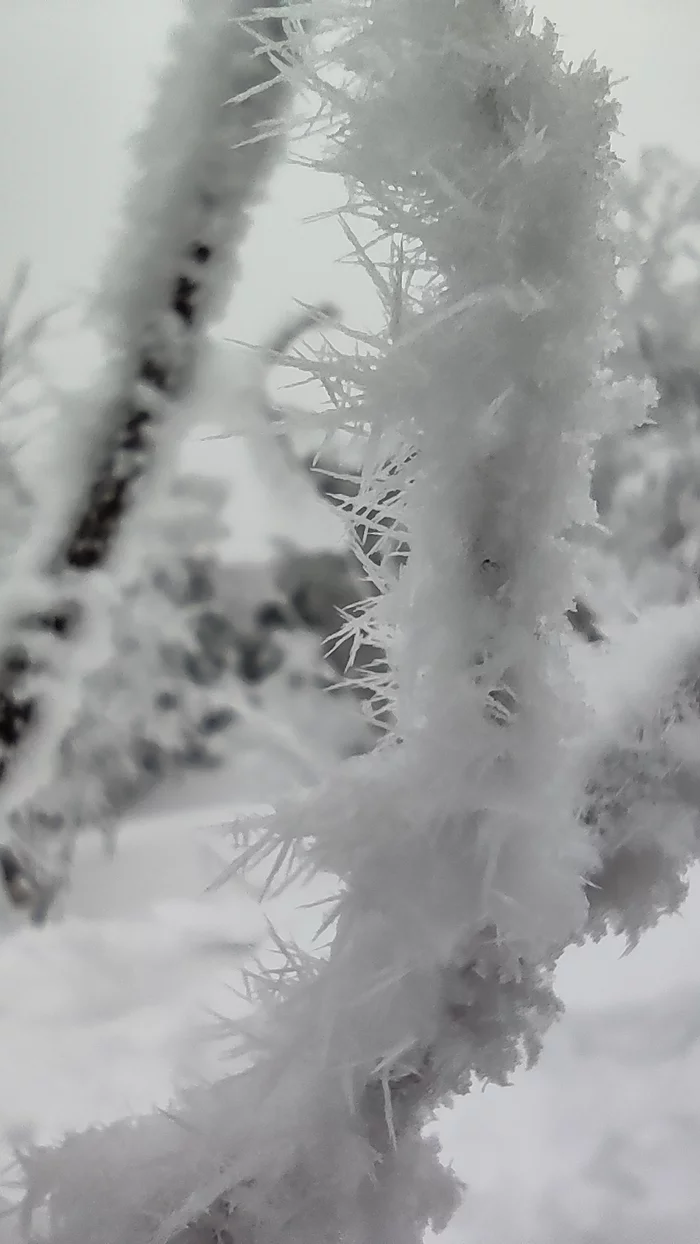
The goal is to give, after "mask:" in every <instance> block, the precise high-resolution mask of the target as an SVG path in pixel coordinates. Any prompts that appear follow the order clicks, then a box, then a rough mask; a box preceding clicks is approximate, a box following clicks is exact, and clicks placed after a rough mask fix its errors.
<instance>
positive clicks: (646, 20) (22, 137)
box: [0, 0, 700, 335]
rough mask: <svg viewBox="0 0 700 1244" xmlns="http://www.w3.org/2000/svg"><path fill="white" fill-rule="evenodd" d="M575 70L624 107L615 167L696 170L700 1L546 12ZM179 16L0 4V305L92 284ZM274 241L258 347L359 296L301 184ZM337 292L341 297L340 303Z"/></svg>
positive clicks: (565, 6)
mask: <svg viewBox="0 0 700 1244" xmlns="http://www.w3.org/2000/svg"><path fill="white" fill-rule="evenodd" d="M536 8H537V12H538V13H539V14H544V15H548V16H550V17H551V18H552V20H553V21H554V23H555V25H557V27H558V28H559V29H560V31H561V34H562V39H563V42H564V47H565V51H566V52H567V54H569V55H570V56H571V58H572V59H575V60H580V59H581V58H582V57H583V56H586V55H588V54H589V53H590V52H592V51H594V50H595V51H596V52H597V53H598V55H599V59H600V60H601V61H603V62H604V63H606V64H608V65H609V66H610V67H611V68H612V70H613V71H614V74H615V76H623V75H627V76H628V78H629V81H628V82H627V83H625V84H624V85H622V86H620V87H619V88H618V90H619V95H620V97H621V99H622V102H623V106H624V113H623V122H622V128H623V131H624V133H623V136H622V138H621V140H620V144H619V147H620V151H621V153H622V154H624V155H625V156H629V155H634V153H635V152H636V151H637V150H638V148H639V147H640V146H641V145H643V144H645V143H666V144H669V145H672V146H673V147H675V149H676V150H677V151H678V152H679V153H680V154H681V155H683V156H684V157H686V158H688V159H690V160H697V161H698V163H699V164H700V141H699V140H698V139H697V118H698V116H700V74H698V71H697V64H698V48H700V0H663V3H662V0H538V3H537V5H536ZM177 10H178V0H117V2H116V3H115V0H0V171H1V174H2V194H1V195H0V289H2V288H4V287H6V284H7V280H8V277H9V274H10V273H11V271H12V269H13V268H14V266H15V265H16V263H17V261H18V260H20V259H22V258H25V257H26V258H28V259H29V260H31V262H32V265H33V278H32V296H33V300H34V301H35V302H36V304H38V305H45V304H46V303H47V302H52V301H54V300H57V299H64V298H69V299H75V298H79V297H80V295H81V294H82V292H83V291H84V290H85V289H86V288H87V287H88V286H89V284H90V283H91V282H92V281H94V279H95V275H96V273H97V271H98V267H99V262H100V259H101V257H102V255H103V253H104V251H105V248H106V246H107V243H108V240H109V236H110V230H111V229H112V228H113V227H114V222H115V219H116V214H117V212H118V210H119V204H120V199H121V193H122V190H123V188H124V184H125V179H126V178H127V176H128V170H129V163H128V156H127V154H126V148H125V144H126V139H127V138H128V135H129V133H130V132H131V131H132V130H133V128H134V126H135V125H136V124H137V123H138V120H139V118H140V116H141V115H142V113H143V107H144V103H145V100H146V98H147V90H148V84H149V81H152V78H153V71H154V67H155V66H156V65H157V62H158V58H159V56H160V55H161V54H162V51H163V40H164V35H165V31H166V29H167V26H168V23H169V22H170V20H171V19H172V17H173V16H174V15H175V14H176V13H177ZM278 181H279V183H280V185H279V191H278V194H277V197H276V200H275V202H274V204H273V205H272V206H271V208H270V209H268V210H267V211H266V213H265V220H266V224H267V229H266V230H265V231H264V232H263V231H262V229H261V230H259V231H258V234H257V236H256V239H254V244H253V245H252V246H251V248H250V254H249V264H248V268H249V272H250V273H251V276H252V274H253V273H254V274H255V298H254V299H253V303H254V305H253V304H252V303H251V302H250V300H249V302H248V308H249V313H248V321H249V322H248V327H249V331H250V333H251V335H252V334H253V333H255V332H257V331H258V330H259V329H260V330H262V329H263V328H264V327H265V325H266V324H267V323H268V322H269V321H270V319H274V318H275V317H276V316H277V315H279V313H280V306H281V304H286V305H289V304H290V302H291V299H292V298H294V297H300V298H303V299H309V300H311V299H313V298H315V297H327V296H329V295H333V296H336V297H338V296H340V297H341V299H345V300H346V302H347V301H348V300H349V301H350V303H354V302H355V300H356V299H357V298H360V297H361V296H362V294H361V284H360V283H359V282H358V279H357V278H354V277H350V276H349V275H348V274H347V270H345V272H344V273H343V275H342V276H340V275H339V274H338V273H337V271H336V272H333V271H332V261H333V258H334V255H335V253H336V251H337V235H336V234H335V233H334V231H333V230H332V229H330V228H329V227H325V228H320V229H319V227H318V226H306V227H301V226H300V225H299V223H298V221H299V218H300V217H301V216H303V214H304V213H305V212H308V211H313V210H314V206H315V204H314V201H313V196H314V190H313V188H311V191H310V187H309V183H308V181H307V180H306V179H305V175H304V174H300V173H299V172H296V173H292V174H288V175H286V176H284V177H282V178H281V179H278ZM339 280H340V282H341V285H342V289H341V290H340V291H339Z"/></svg>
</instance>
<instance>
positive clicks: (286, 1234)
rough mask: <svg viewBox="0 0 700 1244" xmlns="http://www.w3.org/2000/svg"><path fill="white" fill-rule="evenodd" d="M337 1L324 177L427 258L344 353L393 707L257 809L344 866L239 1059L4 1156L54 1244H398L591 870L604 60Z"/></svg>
mask: <svg viewBox="0 0 700 1244" xmlns="http://www.w3.org/2000/svg"><path fill="white" fill-rule="evenodd" d="M341 11H342V21H341V20H340V19H338V20H339V29H338V28H336V29H335V30H334V35H335V36H336V37H335V38H334V39H333V40H332V43H333V50H332V58H333V59H332V72H331V73H329V75H328V76H327V77H326V76H324V72H323V69H322V68H321V69H319V70H318V71H317V73H318V76H317V77H316V78H314V77H313V75H314V72H316V71H315V70H314V67H313V65H310V66H309V72H310V75H311V77H312V82H313V84H314V85H315V86H316V87H317V89H318V90H319V91H320V93H321V94H322V95H323V96H324V98H325V100H326V101H327V102H328V104H329V106H330V107H331V109H332V113H333V118H334V123H335V124H334V140H333V143H332V145H331V154H330V156H326V157H325V166H326V167H329V168H330V169H332V170H333V171H339V172H341V173H342V174H343V175H344V176H345V177H346V178H347V180H348V183H349V185H350V187H351V203H350V209H351V210H355V211H356V212H357V213H358V215H361V216H362V217H363V219H365V220H366V219H367V217H368V216H370V217H371V218H373V219H374V221H375V223H376V226H377V230H378V232H379V233H380V234H382V235H384V236H387V235H390V234H392V233H396V232H399V233H402V234H405V235H406V236H407V237H408V238H409V239H410V240H411V241H412V242H418V243H419V245H420V247H421V248H422V251H423V253H424V256H425V265H426V269H430V270H431V271H432V273H433V274H434V280H433V281H432V283H431V288H430V297H429V298H428V297H426V301H425V305H424V307H423V309H422V311H418V312H417V313H416V315H415V317H413V319H412V321H411V322H410V324H409V325H404V326H403V327H402V331H401V332H399V333H397V334H396V337H395V340H394V341H393V342H392V343H391V344H390V345H389V346H388V348H387V349H385V350H382V351H381V352H378V353H377V354H376V355H375V356H373V357H371V358H369V359H368V358H365V359H364V361H363V360H362V359H360V361H359V362H353V370H352V379H353V383H354V385H355V387H356V391H357V392H358V393H359V397H358V398H357V403H356V411H357V419H358V422H370V423H371V427H372V438H371V441H370V454H369V455H368V459H367V463H366V467H365V471H364V475H363V480H362V483H361V486H360V489H359V493H358V497H357V505H358V507H367V505H371V506H373V507H374V508H375V509H376V510H377V512H378V513H379V514H381V513H382V507H385V506H386V505H387V501H386V496H387V470H388V468H387V464H390V479H391V489H392V499H391V503H390V504H391V507H392V508H391V513H392V517H394V516H395V515H396V514H397V513H399V514H400V518H401V526H402V530H404V531H405V532H406V538H407V543H408V546H409V549H410V552H409V555H408V558H407V560H406V564H405V566H404V568H403V570H402V573H401V576H400V578H399V579H398V581H397V580H396V577H395V575H394V574H393V573H392V574H389V572H388V571H387V573H386V578H384V579H383V578H382V571H381V568H376V567H375V582H376V583H377V586H378V588H379V589H380V591H379V595H378V596H377V597H376V598H375V600H374V602H373V604H372V606H371V608H369V609H368V610H367V612H366V615H365V616H364V617H363V618H362V620H361V623H360V627H361V628H362V630H361V633H358V638H361V637H362V635H364V634H365V631H364V628H365V627H366V626H367V627H369V633H370V634H375V635H376V636H381V639H382V642H385V641H386V646H387V651H388V656H389V659H390V662H391V668H390V671H389V674H388V675H387V676H386V677H385V679H384V685H383V691H384V693H385V695H386V696H387V697H388V698H389V700H390V702H391V703H392V706H393V709H394V716H395V721H396V729H395V732H394V733H393V735H392V736H391V737H390V738H389V740H388V741H387V743H386V744H385V745H384V746H383V747H381V748H379V749H377V751H375V752H374V753H373V754H372V755H371V756H369V757H364V758H361V759H356V760H354V761H353V762H351V763H348V764H347V766H346V767H345V769H341V770H340V771H338V772H337V773H335V774H334V775H333V777H332V780H330V781H329V782H328V783H327V784H326V785H325V786H324V787H323V788H322V789H321V790H320V791H318V792H316V793H313V794H312V795H309V796H307V797H306V798H304V799H303V800H297V801H290V802H289V803H288V804H286V805H284V806H281V807H280V808H279V809H278V811H277V813H276V815H275V816H274V817H273V818H272V819H271V820H270V821H269V822H268V823H267V824H262V825H258V826H256V827H253V829H252V830H251V845H250V849H249V852H248V855H247V859H248V862H252V861H260V860H262V859H268V860H269V861H270V865H271V868H272V870H273V872H274V871H277V872H279V871H280V870H282V871H283V870H284V868H285V867H286V866H287V865H289V864H290V862H291V863H292V864H296V865H297V866H298V868H300V869H301V870H302V873H304V872H307V873H313V872H315V871H322V872H326V873H331V874H334V875H335V876H337V877H338V878H339V882H340V892H339V896H338V900H337V904H336V906H335V909H334V911H333V912H332V915H331V918H330V920H329V922H328V923H327V925H326V927H327V928H328V929H331V928H332V929H333V931H334V936H333V941H332V945H331V947H330V950H329V952H328V953H327V955H323V954H321V955H319V957H318V958H317V959H309V958H308V957H305V956H302V955H299V954H297V953H295V952H294V951H293V949H292V948H290V949H289V952H288V964H287V971H286V972H285V973H283V974H282V976H281V978H280V976H279V975H277V974H268V975H265V973H263V974H262V976H261V978H260V981H259V988H258V991H257V996H256V1009H255V1011H254V1013H253V1016H252V1017H251V1020H250V1023H249V1024H248V1025H247V1026H246V1027H245V1029H243V1030H242V1031H241V1033H240V1034H239V1035H240V1040H241V1052H242V1053H243V1054H244V1056H245V1060H246V1064H247V1065H246V1066H245V1067H244V1069H243V1070H242V1071H240V1072H239V1073H238V1074H236V1075H232V1076H231V1077H230V1078H229V1079H227V1080H225V1081H223V1082H222V1083H219V1084H217V1085H216V1087H215V1088H214V1089H212V1090H207V1089H201V1090H198V1091H197V1092H195V1093H193V1094H191V1096H190V1097H189V1098H188V1099H187V1100H186V1101H185V1102H184V1104H183V1106H182V1108H181V1110H180V1112H179V1115H178V1117H177V1118H176V1119H175V1120H174V1121H173V1120H169V1119H167V1118H164V1117H161V1118H156V1119H153V1120H148V1121H144V1122H143V1123H140V1124H135V1123H129V1124H126V1123H125V1124H123V1125H120V1126H119V1127H116V1128H112V1129H108V1130H107V1131H106V1132H104V1133H102V1134H97V1135H89V1136H88V1137H85V1138H72V1139H71V1140H69V1141H68V1142H66V1144H65V1146H64V1147H63V1149H62V1150H60V1151H59V1152H58V1153H45V1154H35V1155H34V1156H33V1158H29V1159H28V1160H27V1169H28V1171H29V1179H30V1201H31V1198H32V1197H34V1198H35V1200H36V1201H37V1202H40V1201H42V1200H43V1199H44V1198H46V1199H47V1202H48V1208H49V1238H50V1239H51V1241H52V1244H67V1242H68V1241H70V1244H121V1242H122V1241H124V1242H126V1241H127V1240H128V1241H129V1244H145V1242H146V1241H150V1240H152V1239H154V1238H155V1239H158V1240H160V1241H171V1240H175V1239H178V1240H187V1241H191V1242H192V1244H195V1241H197V1244H204V1242H205V1241H207V1242H208V1241H213V1240H220V1241H222V1240H223V1241H240V1240H242V1239H245V1240H248V1241H251V1242H254V1244H278V1242H279V1241H281V1240H283V1239H284V1240H285V1241H286V1242H289V1241H292V1242H294V1241H299V1244H301V1241H304V1242H305V1244H315V1242H317V1241H318V1242H319V1244H320V1242H321V1241H323V1242H324V1244H325V1242H326V1241H328V1242H330V1241H331V1240H339V1239H340V1240H347V1241H353V1242H354V1244H361V1242H364V1241H366V1242H367V1244H369V1241H376V1240H378V1239H381V1240H382V1241H386V1242H387V1244H388V1242H389V1241H397V1242H398V1241H399V1240H400V1241H402V1244H406V1241H411V1240H415V1241H418V1240H420V1238H421V1236H422V1233H423V1230H424V1228H425V1226H426V1224H428V1223H432V1224H433V1225H435V1226H439V1225H440V1224H442V1223H444V1222H445V1221H446V1219H447V1218H448V1217H449V1214H450V1212H451V1210H452V1208H453V1207H454V1204H455V1200H456V1197H457V1195H458V1188H457V1186H456V1183H455V1181H454V1180H453V1179H452V1178H451V1176H450V1175H449V1173H448V1172H446V1171H444V1170H442V1169H441V1168H440V1166H439V1163H438V1160H437V1154H436V1151H435V1146H434V1145H433V1144H432V1142H429V1141H428V1140H427V1139H425V1138H424V1137H423V1135H422V1128H423V1125H424V1124H425V1122H426V1121H427V1120H428V1119H429V1117H430V1116H431V1113H432V1112H433V1110H434V1109H435V1107H436V1106H437V1105H438V1104H439V1103H440V1102H443V1101H445V1100H449V1099H450V1097H451V1096H452V1095H454V1094H455V1093H464V1092H467V1091H468V1090H469V1088H470V1086H471V1085H472V1083H473V1082H474V1080H475V1079H476V1080H479V1079H480V1080H491V1081H494V1082H497V1083H502V1082H503V1081H505V1080H506V1079H507V1077H508V1076H509V1074H510V1073H511V1071H512V1070H513V1068H514V1067H515V1066H516V1065H517V1064H518V1063H519V1062H520V1061H521V1060H522V1059H523V1058H533V1057H535V1056H536V1054H537V1051H538V1049H539V1047H540V1043H541V1040H542V1035H543V1033H544V1031H545V1029H546V1027H547V1025H548V1023H549V1022H550V1021H551V1019H552V1018H553V1017H554V1016H555V1015H556V1013H557V1007H558V1004H557V1000H556V997H555V995H554V993H553V990H552V987H551V979H550V968H551V964H552V963H553V961H554V960H555V958H556V956H557V955H558V954H559V952H560V951H561V949H562V948H563V947H564V946H565V945H566V944H567V943H569V942H570V941H571V940H572V939H573V938H575V937H578V936H580V935H581V934H582V932H583V931H584V930H585V929H586V925H587V920H588V903H587V900H586V881H587V879H592V880H593V882H594V884H596V885H598V886H599V888H600V876H601V861H602V860H603V858H604V855H605V841H604V839H605V835H604V834H601V835H600V836H598V837H596V836H594V835H592V834H591V832H590V823H591V822H592V820H593V816H592V815H586V810H587V809H589V808H590V801H591V797H592V796H591V792H590V790H589V792H588V794H587V791H586V787H587V784H588V783H589V778H590V766H591V752H590V748H588V747H586V746H584V747H582V746H581V739H582V738H584V739H585V726H586V718H585V713H584V709H583V705H582V704H581V703H580V701H579V697H578V692H577V689H576V685H575V683H574V681H573V679H572V678H571V676H570V674H569V671H568V669H567V664H566V661H565V654H564V648H563V644H562V638H561V633H560V632H561V628H562V625H563V622H562V619H563V615H564V611H565V609H566V608H567V607H568V605H569V603H570V601H571V598H572V596H573V592H574V587H573V580H572V572H571V565H570V562H571V556H570V549H569V546H568V545H566V543H565V542H564V541H563V539H562V535H561V533H562V532H563V531H564V530H565V529H566V528H567V527H568V526H569V525H570V524H571V523H572V522H580V521H582V520H585V518H586V517H587V515H588V510H587V505H588V499H587V477H586V472H585V469H584V468H583V466H582V464H581V461H580V459H581V455H582V452H583V451H584V449H585V447H586V444H587V441H588V439H589V438H590V436H591V435H592V434H593V433H594V432H595V430H596V425H597V424H599V421H600V420H601V418H602V413H601V412H602V408H603V407H604V404H605V401H606V388H605V380H604V378H599V377H598V367H599V363H600V359H601V356H602V355H603V354H604V353H605V351H606V349H607V348H608V344H609V341H608V335H609V315H610V310H611V308H612V307H613V306H614V304H615V249H614V239H613V237H612V229H611V223H610V222H611V199H610V195H611V179H612V175H613V173H614V171H615V167H616V164H615V160H614V159H613V157H612V155H611V152H610V145H609V143H610V133H611V130H612V129H613V127H614V124H615V117H616V108H615V106H614V104H613V103H612V101H611V99H610V96H609V87H608V80H607V76H606V74H605V73H603V72H602V71H600V70H598V69H597V67H596V66H595V65H594V64H585V65H584V66H582V67H581V68H580V69H579V70H577V71H574V70H572V69H571V68H570V67H568V66H566V65H565V64H564V63H563V61H562V58H561V56H560V54H559V53H558V51H557V47H556V40H555V37H554V34H553V31H552V30H551V28H550V27H548V26H546V27H545V29H544V31H543V32H542V33H541V34H536V33H535V31H534V29H533V26H532V23H531V20H530V18H529V17H528V15H527V13H526V12H525V10H524V9H522V8H521V6H520V5H519V4H517V3H505V2H504V3H501V2H497V0H464V2H462V3H460V2H457V0H356V2H354V3H353V2H350V3H346V4H344V5H342V6H341ZM346 210H347V209H346ZM338 367H339V368H340V369H341V370H343V369H344V374H345V375H347V374H348V361H347V360H342V359H339V360H338ZM397 497H398V503H397ZM606 754H607V753H606ZM598 763H599V762H598V760H597V759H596V761H595V764H598ZM603 763H604V762H603ZM596 789H597V788H596ZM593 797H594V798H595V797H597V796H593ZM602 802H603V801H602V800H599V803H602ZM649 832H650V833H651V832H652V829H651V827H650V831H649ZM616 845H618V846H619V843H618V844H616ZM86 1186H87V1187H89V1189H90V1191H89V1193H88V1194H86V1191H85V1189H86Z"/></svg>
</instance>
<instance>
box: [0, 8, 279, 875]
mask: <svg viewBox="0 0 700 1244" xmlns="http://www.w3.org/2000/svg"><path fill="white" fill-rule="evenodd" d="M185 9H186V11H185V16H184V18H183V21H182V24H181V25H180V26H179V28H178V29H177V31H176V33H175V35H174V36H173V44H172V58H171V63H170V65H169V66H168V67H167V69H166V71H165V72H164V74H163V77H162V80H161V84H160V90H159V96H158V98H157V100H156V102H155V105H154V108H153V111H152V115H151V118H150V120H149V123H148V124H147V126H146V128H145V130H144V133H143V135H142V137H141V139H140V141H139V143H138V144H137V152H136V155H137V163H138V166H139V167H138V176H137V185H136V190H135V193H134V195H133V197H132V201H131V203H130V204H129V205H128V207H127V211H126V213H125V221H124V234H123V237H122V238H121V239H119V240H118V241H117V244H116V246H115V248H114V251H113V254H112V255H111V256H110V259H109V261H108V265H107V272H106V278H105V281H104V284H103V288H102V296H101V298H100V299H99V300H98V304H97V309H96V310H97V314H98V315H99V316H100V317H101V319H102V321H103V323H104V324H105V326H106V331H107V336H108V339H109V341H110V344H111V347H112V356H111V360H110V366H109V367H108V369H107V373H106V375H105V376H104V377H103V378H102V381H101V382H100V385H98V387H97V389H96V390H95V391H91V392H90V393H87V394H85V395H84V398H83V400H82V401H81V402H77V403H75V402H71V403H70V405H69V407H68V408H67V409H66V410H65V411H63V412H62V415H61V418H60V420H59V421H57V427H58V431H57V438H56V439H57V445H56V449H57V460H56V462H55V463H54V464H53V470H54V472H55V477H54V478H55V480H56V481H57V483H56V488H55V490H54V491H53V492H51V493H50V495H48V496H47V497H45V498H43V499H42V505H41V509H40V512H39V515H38V516H37V519H36V522H35V523H34V526H33V529H32V532H31V533H30V537H29V538H28V539H27V541H26V544H25V546H24V548H23V549H22V550H21V553H20V554H19V555H18V556H17V558H16V560H15V574H14V575H13V582H12V583H10V584H8V586H7V590H6V592H5V596H4V599H3V604H2V634H3V639H4V642H5V652H4V656H3V658H2V661H1V662H0V666H1V669H0V778H2V779H5V782H6V783H7V787H9V789H7V787H6V794H5V803H6V807H7V805H8V804H9V807H10V808H15V809H16V808H17V807H20V808H21V810H22V816H23V821H24V823H25V825H28V826H29V825H31V824H32V821H33V819H35V817H34V814H35V812H36V818H38V820H41V818H42V816H44V815H45V814H46V813H47V812H48V814H50V815H53V814H54V812H55V809H54V808H53V806H52V802H53V797H52V782H53V779H54V769H55V761H56V752H57V746H58V743H59V742H60V739H61V738H62V737H64V736H65V733H66V731H67V729H68V728H69V727H70V724H71V721H72V719H73V717H74V715H75V712H76V708H77V706H78V704H79V700H80V694H79V685H80V683H81V681H82V679H83V678H84V677H85V675H86V672H89V670H90V669H93V668H95V667H96V666H98V665H99V664H100V662H101V660H102V659H103V657H104V653H103V652H101V651H100V649H101V648H102V649H103V648H104V646H105V643H106V642H107V641H106V631H107V630H108V627H107V626H106V622H105V619H106V617H107V616H108V615H109V610H110V605H111V599H110V595H111V591H113V589H114V583H113V582H112V580H111V578H110V576H113V573H114V572H113V566H112V561H113V555H114V550H115V543H116V541H117V538H118V537H119V536H121V535H122V533H123V530H124V528H125V527H126V526H127V519H128V518H129V515H130V511H131V510H132V508H133V506H134V504H135V503H136V502H137V501H138V499H139V496H140V495H141V494H142V493H143V491H144V483H145V478H144V477H145V476H146V475H148V476H150V483H151V487H152V486H153V474H154V470H155V469H156V468H157V470H158V472H160V473H161V474H167V471H168V470H169V467H170V461H171V458H172V455H173V450H174V448H175V447H176V446H177V444H178V442H179V440H180V438H181V436H182V434H183V427H182V419H181V418H180V411H181V410H186V409H187V407H186V403H184V402H183V401H182V399H184V398H185V397H186V396H187V394H188V392H189V390H190V387H191V384H192V380H193V376H194V373H195V368H196V364H197V358H198V353H199V349H200V346H201V340H202V330H203V329H204V328H205V327H206V325H207V323H208V321H209V320H210V319H211V317H212V316H214V315H216V314H217V313H218V312H219V311H220V309H221V306H222V304H223V300H224V298H225V297H226V294H227V293H228V290H229V286H230V281H231V278H232V276H233V274H234V273H235V265H236V261H237V249H238V246H239V244H240V241H241V239H242V237H243V234H244V232H245V229H246V227H247V224H248V220H249V213H250V210H251V208H252V206H253V205H254V204H255V203H256V202H257V201H258V199H259V197H260V194H261V184H262V179H263V177H264V175H265V173H266V172H267V170H268V168H269V165H270V161H271V158H272V157H273V155H274V154H275V153H277V152H278V151H279V148H280V141H281V140H280V117H281V115H282V112H283V110H284V108H285V106H286V103H287V101H288V99H289V94H290V91H289V87H288V85H287V83H286V82H285V80H284V78H283V77H281V76H280V74H279V72H278V68H277V64H278V62H279V60H280V58H282V59H284V56H285V55H286V50H285V42H284V41H285V31H286V23H285V21H284V20H283V14H284V13H285V12H286V10H285V9H283V8H282V7H281V6H279V5H277V4H275V5H272V6H271V7H270V8H268V9H267V10H264V11H261V12H259V11H258V10H257V9H256V6H255V5H254V4H253V3H251V0H241V2H240V4H238V5H232V4H231V2H230V0H188V3H187V4H186V6H185ZM135 539H136V540H137V539H138V533H136V536H135ZM133 547H134V543H133V541H132V551H133ZM25 739H31V743H30V744H29V746H28V747H25V746H21V745H22V744H23V741H24V740H25ZM30 752H31V756H30V758H28V755H29V753H30ZM18 760H19V761H20V762H22V761H24V763H17V762H18ZM8 778H9V779H10V781H9V782H8ZM37 867H38V863H37Z"/></svg>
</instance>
